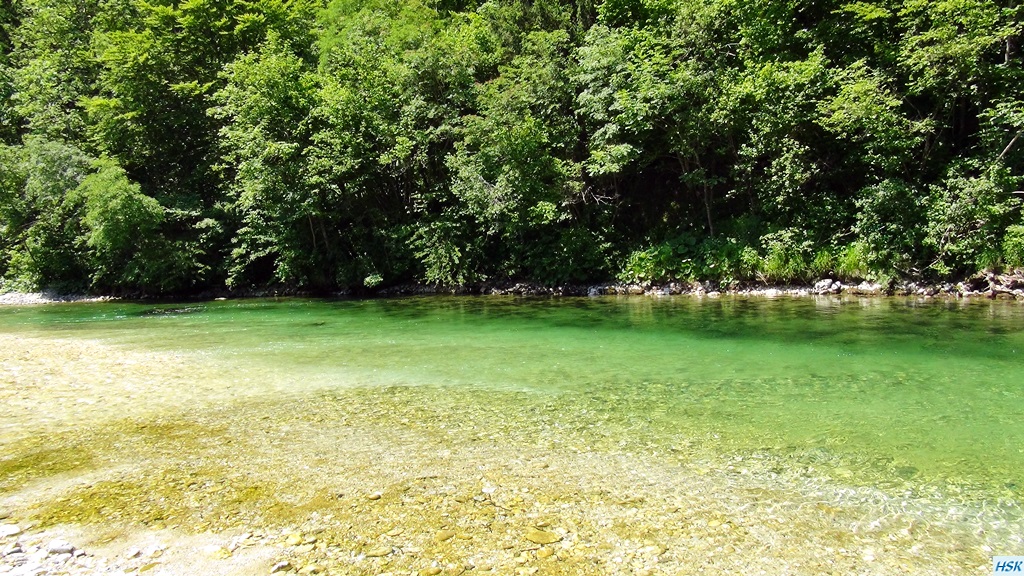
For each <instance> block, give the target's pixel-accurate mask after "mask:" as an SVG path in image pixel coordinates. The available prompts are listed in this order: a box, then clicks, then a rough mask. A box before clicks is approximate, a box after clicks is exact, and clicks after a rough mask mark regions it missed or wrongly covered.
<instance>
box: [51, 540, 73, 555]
mask: <svg viewBox="0 0 1024 576" xmlns="http://www.w3.org/2000/svg"><path fill="white" fill-rule="evenodd" d="M46 551H47V552H49V553H50V554H68V555H71V554H73V553H74V552H75V547H74V546H72V545H71V543H70V542H65V541H64V540H54V541H53V542H50V543H49V544H48V545H47V546H46Z"/></svg>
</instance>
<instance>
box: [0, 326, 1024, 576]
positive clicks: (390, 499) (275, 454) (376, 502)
mask: <svg viewBox="0 0 1024 576" xmlns="http://www.w3.org/2000/svg"><path fill="white" fill-rule="evenodd" d="M0 400H2V401H0V446H2V448H3V449H2V451H0V452H2V454H3V456H2V458H0V472H2V474H0V510H2V511H3V513H2V514H0V517H2V519H0V555H2V558H0V574H33V575H43V574H54V575H56V574H70V575H75V576H77V575H85V574H115V575H122V574H150V575H172V574H173V575H180V574H200V573H201V574H211V575H215V574H225V575H227V574H232V575H248V574H253V575H257V574H260V575H265V574H272V573H278V574H318V573H324V574H332V573H333V574H366V575H384V574H392V575H397V574H403V575H408V574H414V575H442V576H447V575H458V574H475V573H482V574H503V575H505V574H515V575H518V574H550V575H590V574H593V575H597V574H646V575H655V574H666V575H668V574H673V575H674V574H699V573H719V574H722V573H731V572H739V571H744V570H749V568H750V567H752V566H753V567H757V569H758V570H759V571H761V572H762V573H764V574H793V575H818V574H829V573H831V574H878V575H884V574H897V573H898V574H911V575H913V574H921V575H924V574H949V575H958V574H975V573H980V572H982V571H984V570H987V569H988V562H989V556H991V555H993V554H998V553H1004V552H1005V553H1012V551H1013V550H1015V549H1017V547H1019V546H1020V545H1021V541H1020V536H1021V533H1020V532H1019V523H1017V524H1007V523H1006V519H1005V518H1002V517H999V516H998V515H996V514H995V511H993V510H986V509H985V508H984V507H983V506H980V507H979V506H977V505H976V504H972V503H969V502H968V503H960V502H954V501H949V500H946V499H944V498H943V497H941V496H939V495H937V494H931V493H919V492H916V491H914V490H904V489H892V490H890V492H885V491H883V490H878V489H874V488H865V487H857V486H854V485H848V484H844V483H842V482H841V481H836V480H835V479H830V478H829V477H828V476H825V475H822V474H820V473H819V472H817V471H816V466H815V465H813V463H812V464H811V465H804V466H801V467H799V468H794V467H790V466H787V465H785V463H784V462H781V461H776V460H774V459H773V458H772V457H771V456H770V455H769V454H754V455H751V454H747V455H737V454H718V455H714V454H709V453H707V452H706V451H703V450H701V443H702V439H701V438H699V437H693V438H679V439H678V443H677V444H676V445H674V446H673V447H672V449H671V450H665V449H663V448H662V447H660V446H659V445H656V444H651V445H648V444H646V443H645V442H644V441H643V437H642V434H638V435H635V436H633V437H634V441H632V442H631V443H629V444H623V443H622V442H621V441H619V440H618V439H616V437H614V436H612V437H609V438H608V439H607V441H605V440H602V438H604V435H603V434H601V433H599V432H597V433H595V428H594V427H595V426H598V427H599V428H600V427H608V426H612V425H613V423H612V422H608V421H607V415H604V414H603V413H602V408H601V406H600V405H599V404H596V405H594V406H590V407H588V408H586V409H580V410H567V407H566V406H565V405H563V404H561V403H558V402H554V403H552V402H549V401H547V400H544V399H543V398H541V397H538V396H535V395H531V394H528V393H525V392H518V391H515V390H510V391H496V390H461V389H460V390H455V389H451V388H441V389H434V388H432V387H395V386H384V387H381V386H363V387H353V388H330V389H324V388H316V387H312V388H310V389H305V388H302V389H300V390H299V391H292V392H290V393H282V392H281V390H279V389H276V388H274V387H273V386H266V383H265V382H261V381H260V377H259V376H257V375H253V374H248V373H246V372H245V367H244V365H231V364H226V363H223V362H219V361H214V360H213V359H211V358H209V357H207V356H203V355H201V354H187V353H166V352H152V351H149V352H145V351H136V350H131V349H126V348H123V347H119V346H113V345H109V344H104V343H101V342H94V341H81V340H62V339H51V338H38V337H32V338H26V337H19V336H10V335H0ZM511 407H518V408H517V409H510V408H511ZM625 425H627V426H629V425H636V424H635V423H634V424H629V423H625ZM639 431H640V430H638V432H639ZM812 462H813V461H812Z"/></svg>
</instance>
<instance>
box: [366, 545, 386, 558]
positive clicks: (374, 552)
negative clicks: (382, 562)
mask: <svg viewBox="0 0 1024 576" xmlns="http://www.w3.org/2000/svg"><path fill="white" fill-rule="evenodd" d="M388 554H391V547H390V546H380V547H378V548H371V549H370V550H368V551H367V552H366V556H367V558H381V557H383V556H387V555H388Z"/></svg>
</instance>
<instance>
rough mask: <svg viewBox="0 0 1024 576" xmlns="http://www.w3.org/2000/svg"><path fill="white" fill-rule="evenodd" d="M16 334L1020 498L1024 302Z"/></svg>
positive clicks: (655, 305)
mask: <svg viewBox="0 0 1024 576" xmlns="http://www.w3.org/2000/svg"><path fill="white" fill-rule="evenodd" d="M0 332H7V333H20V334H25V335H35V336H59V337H64V338H87V339H101V340H105V341H108V342H111V343H114V344H117V345H122V346H126V347H130V348H132V349H152V350H160V351H168V350H169V351H187V352H199V353H202V354H204V355H206V356H208V357H210V358H212V359H213V360H214V361H217V362H223V363H224V365H225V366H230V367H231V370H233V371H237V372H238V373H240V374H242V376H243V378H242V380H243V381H244V382H246V383H247V384H246V385H247V386H252V387H257V388H258V387H261V386H266V387H268V389H269V388H272V389H273V390H276V391H280V392H281V393H291V394H302V393H304V392H305V391H314V390H315V391H317V393H319V394H324V393H329V391H330V390H332V389H351V388H354V387H357V388H363V389H369V390H373V389H375V388H381V389H384V388H385V387H387V388H388V389H392V388H393V387H409V388H412V387H416V388H417V389H423V390H430V391H434V392H435V393H436V394H437V397H438V398H442V397H443V398H444V402H439V403H438V404H437V406H438V407H439V409H440V408H441V407H442V406H447V407H449V408H446V409H450V406H451V405H452V404H453V402H454V403H456V404H457V402H459V401H464V402H479V401H480V398H487V397H488V396H486V395H481V393H482V392H486V391H495V392H502V394H501V395H496V396H495V398H500V399H501V400H500V401H501V402H505V403H507V405H505V406H503V407H502V409H503V410H504V411H505V413H506V414H507V415H508V418H509V419H510V421H513V422H519V423H521V425H522V426H532V425H534V424H535V423H534V422H531V418H532V417H533V416H531V414H535V412H536V407H537V406H538V405H540V404H545V403H546V404H545V405H548V406H550V405H551V403H552V402H554V403H555V406H556V408H557V409H556V411H555V412H556V415H555V416H554V417H555V418H557V419H561V420H562V422H561V425H562V426H563V427H564V429H565V430H566V432H567V433H568V434H572V435H574V437H576V438H578V439H581V441H583V442H584V443H586V442H592V443H593V445H594V446H598V445H601V446H610V445H614V446H619V447H622V448H623V449H626V450H637V451H643V450H650V451H655V452H659V451H660V452H665V451H683V452H685V453H687V454H690V455H692V457H693V458H699V457H701V455H702V454H704V455H710V454H730V455H739V456H745V455H759V456H762V457H767V458H768V459H769V460H770V461H771V462H772V464H771V465H772V466H775V467H783V468H787V467H788V468H792V467H800V466H813V467H814V469H815V470H817V471H819V472H820V473H822V474H826V475H830V476H835V477H837V478H840V479H842V480H843V481H846V482H851V483H854V484H859V485H871V486H879V487H882V488H891V487H900V488H904V487H909V488H911V489H924V488H925V487H939V488H942V489H944V490H946V489H955V490H956V491H957V493H958V494H968V495H973V496H971V497H972V498H978V499H982V500H988V499H992V498H1009V499H1012V500H1014V501H1017V500H1019V494H1020V490H1022V489H1024V306H1021V305H1019V304H1017V303H1012V302H1010V303H1006V302H989V301H983V302H971V303H967V304H960V303H950V302H927V303H924V302H915V301H910V300H898V299H871V300H846V301H842V300H838V299H811V298H804V299H793V300H790V299H784V300H769V299H739V298H736V299H733V298H723V299H704V300H698V299H692V298H670V299H651V298H635V299H633V298H591V299H573V298H566V299H523V298H511V297H509V298H505V297H429V298H409V299H392V300H355V301H324V300H301V299H285V300H241V301H222V302H201V303H176V304H159V305H154V304H138V303H121V302H117V303H97V304H67V305H43V306H30V307H20V308H14V307H7V308H2V309H0ZM508 392H514V394H507V393H508ZM169 393H173V391H169ZM418 398H419V399H420V401H423V398H429V396H424V395H420V396H418ZM455 416H456V417H457V415H455ZM545 417H550V414H548V415H546V416H545ZM594 422H598V423H600V426H599V427H589V426H588V423H594Z"/></svg>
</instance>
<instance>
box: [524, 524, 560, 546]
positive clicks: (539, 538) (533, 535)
mask: <svg viewBox="0 0 1024 576" xmlns="http://www.w3.org/2000/svg"><path fill="white" fill-rule="evenodd" d="M526 539H527V540H529V541H530V542H533V543H534V544H554V543H555V542H558V541H559V540H561V539H562V537H561V536H559V535H558V534H555V533H554V532H548V531H547V530H538V529H537V528H530V529H529V530H527V531H526Z"/></svg>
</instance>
